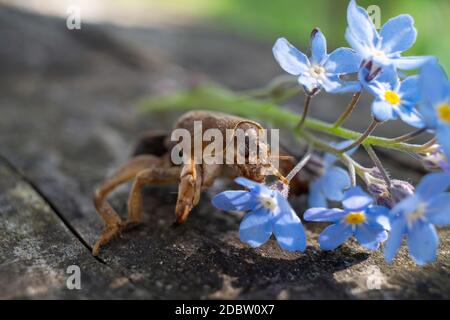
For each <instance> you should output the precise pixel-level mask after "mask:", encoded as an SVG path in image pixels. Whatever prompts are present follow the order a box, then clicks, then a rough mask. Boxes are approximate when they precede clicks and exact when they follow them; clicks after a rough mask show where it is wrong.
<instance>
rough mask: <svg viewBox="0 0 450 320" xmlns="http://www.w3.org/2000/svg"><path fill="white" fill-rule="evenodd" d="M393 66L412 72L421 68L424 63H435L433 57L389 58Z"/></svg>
mask: <svg viewBox="0 0 450 320" xmlns="http://www.w3.org/2000/svg"><path fill="white" fill-rule="evenodd" d="M391 61H392V63H393V65H394V66H395V67H396V68H398V69H400V70H414V69H418V68H420V67H422V66H423V65H425V64H426V63H430V62H433V61H436V58H435V57H429V56H423V57H395V58H391Z"/></svg>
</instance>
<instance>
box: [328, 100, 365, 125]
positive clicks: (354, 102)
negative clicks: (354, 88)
mask: <svg viewBox="0 0 450 320" xmlns="http://www.w3.org/2000/svg"><path fill="white" fill-rule="evenodd" d="M360 97H361V91H359V92H356V93H355V94H354V95H353V97H352V100H351V101H350V104H349V105H348V106H347V109H345V111H344V113H343V114H342V115H341V116H340V117H339V118H338V119H337V120H336V122H335V123H334V125H333V127H334V128H339V127H340V126H341V125H342V124H343V123H344V122H345V120H347V118H348V117H349V116H350V114H351V113H352V112H353V110H355V107H356V105H357V104H358V101H359V98H360Z"/></svg>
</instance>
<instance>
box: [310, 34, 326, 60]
mask: <svg viewBox="0 0 450 320" xmlns="http://www.w3.org/2000/svg"><path fill="white" fill-rule="evenodd" d="M326 58H327V40H326V39H325V36H324V35H323V33H322V32H321V31H320V30H319V29H318V28H316V29H314V30H313V32H312V34H311V60H312V62H313V63H315V64H319V65H322V63H323V61H324V60H325V59H326Z"/></svg>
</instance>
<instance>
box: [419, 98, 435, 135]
mask: <svg viewBox="0 0 450 320" xmlns="http://www.w3.org/2000/svg"><path fill="white" fill-rule="evenodd" d="M418 109H419V112H420V115H421V116H422V118H423V120H424V121H425V123H426V125H427V128H428V129H430V130H434V129H436V127H437V124H438V119H437V114H436V110H435V109H434V105H433V104H430V103H428V102H423V103H421V104H419V106H418Z"/></svg>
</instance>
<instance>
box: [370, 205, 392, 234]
mask: <svg viewBox="0 0 450 320" xmlns="http://www.w3.org/2000/svg"><path fill="white" fill-rule="evenodd" d="M366 217H367V223H368V224H370V225H373V224H378V225H381V226H382V227H383V228H384V230H387V231H390V230H391V223H390V220H389V209H388V208H386V207H383V206H370V207H369V208H368V209H367V211H366Z"/></svg>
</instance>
